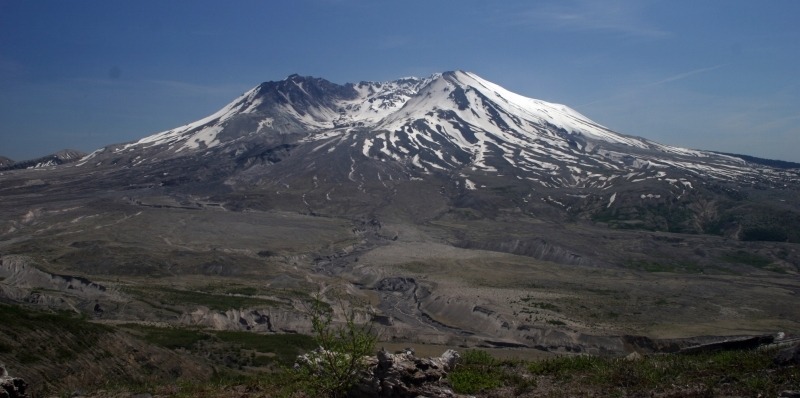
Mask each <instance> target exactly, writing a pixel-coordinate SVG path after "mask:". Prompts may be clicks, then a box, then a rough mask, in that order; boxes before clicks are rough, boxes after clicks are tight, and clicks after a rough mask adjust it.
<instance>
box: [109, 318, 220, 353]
mask: <svg viewBox="0 0 800 398" xmlns="http://www.w3.org/2000/svg"><path fill="white" fill-rule="evenodd" d="M122 327H124V328H126V329H129V330H134V331H136V332H138V333H139V334H140V335H141V337H142V339H143V340H144V341H146V342H148V343H150V344H153V345H157V346H160V347H164V348H169V349H173V350H174V349H178V348H183V349H187V350H191V349H192V348H193V347H194V346H195V345H196V344H197V343H198V342H200V341H202V340H208V339H210V338H211V335H209V334H208V333H205V332H203V331H201V330H198V329H188V328H175V327H168V328H161V327H156V326H145V325H139V324H125V325H122Z"/></svg>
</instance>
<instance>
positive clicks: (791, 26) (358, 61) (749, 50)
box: [0, 0, 800, 162]
mask: <svg viewBox="0 0 800 398" xmlns="http://www.w3.org/2000/svg"><path fill="white" fill-rule="evenodd" d="M454 69H462V70H467V71H471V72H475V73H477V74H478V75H480V76H481V77H483V78H485V79H487V80H490V81H493V82H495V83H498V84H500V85H501V86H504V87H505V88H507V89H509V90H511V91H514V92H517V93H520V94H523V95H525V96H528V97H533V98H538V99H543V100H546V101H551V102H557V103H563V104H566V105H568V106H570V107H572V108H574V109H576V110H578V111H579V112H581V113H583V114H585V115H586V116H588V117H590V118H591V119H593V120H594V121H596V122H598V123H600V124H603V125H605V126H607V127H609V128H611V129H613V130H616V131H618V132H621V133H625V134H631V135H638V136H642V137H645V138H649V139H652V140H655V141H659V142H663V143H667V144H673V145H678V146H683V147H690V148H698V149H711V150H718V151H724V152H735V153H743V154H749V155H754V156H760V157H766V158H773V159H783V160H790V161H796V162H800V127H799V126H800V1H796V0H770V1H765V2H756V1H753V0H747V1H739V0H718V1H711V0H708V1H688V0H687V1H683V0H663V1H656V0H654V1H648V0H631V1H615V0H602V1H598V0H572V1H571V0H554V1H508V0H506V1H471V0H458V1H436V0H425V1H416V0H404V1H384V0H307V1H303V0H292V1H288V0H287V1H229V2H223V1H198V0H192V1H176V0H171V1H164V0H158V1H150V0H135V1H122V0H119V1H116V0H97V1H82V0H72V1H61V0H50V1H48V0H40V1H20V0H0V155H5V156H8V157H10V158H12V159H15V160H23V159H28V158H33V157H37V156H41V155H45V154H48V153H51V152H54V151H56V150H59V149H63V148H74V149H80V150H83V151H87V152H88V151H91V150H94V149H97V148H99V147H102V146H104V145H108V144H112V143H120V142H126V141H131V140H135V139H138V138H141V137H144V136H147V135H150V134H153V133H155V132H158V131H163V130H168V129H170V128H173V127H176V126H179V125H182V124H185V123H188V122H191V121H194V120H197V119H200V118H202V117H204V116H206V115H208V114H210V113H213V112H214V111H216V110H217V109H219V108H221V107H223V106H224V105H225V104H227V103H228V102H230V101H231V100H233V99H234V98H235V97H236V96H238V95H239V94H241V93H242V92H244V91H246V90H247V89H249V88H251V87H253V86H255V85H257V84H259V83H261V82H263V81H269V80H281V79H283V78H285V77H286V76H288V75H289V74H292V73H299V74H302V75H313V76H318V77H324V78H326V79H328V80H330V81H333V82H336V83H346V82H358V81H361V80H377V81H384V80H392V79H396V78H400V77H404V76H410V75H413V76H428V75H430V74H432V73H435V72H442V71H447V70H454Z"/></svg>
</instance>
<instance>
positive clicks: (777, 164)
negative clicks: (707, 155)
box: [716, 152, 800, 169]
mask: <svg viewBox="0 0 800 398" xmlns="http://www.w3.org/2000/svg"><path fill="white" fill-rule="evenodd" d="M716 153H719V154H722V155H728V156H733V157H737V158H739V159H742V160H745V161H748V162H750V163H756V164H763V165H764V166H769V167H774V168H776V169H800V163H795V162H787V161H785V160H774V159H763V158H757V157H755V156H749V155H740V154H738V153H725V152H716Z"/></svg>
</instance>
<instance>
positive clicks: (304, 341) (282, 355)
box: [216, 331, 316, 366]
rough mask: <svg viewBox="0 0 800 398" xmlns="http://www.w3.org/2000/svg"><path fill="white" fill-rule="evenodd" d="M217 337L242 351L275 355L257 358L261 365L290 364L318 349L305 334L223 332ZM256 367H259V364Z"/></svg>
mask: <svg viewBox="0 0 800 398" xmlns="http://www.w3.org/2000/svg"><path fill="white" fill-rule="evenodd" d="M216 337H217V338H218V339H220V340H222V341H223V342H226V343H229V344H232V345H235V346H237V347H239V348H240V349H245V350H252V351H256V352H259V353H269V354H273V355H274V357H263V356H255V357H254V358H256V361H258V362H260V364H261V365H263V364H266V363H270V362H273V361H277V362H279V363H282V364H290V363H292V362H293V361H294V360H295V359H296V358H297V356H298V355H300V354H302V353H303V352H305V351H308V350H311V349H313V348H315V347H316V343H315V342H314V339H313V338H312V337H311V336H307V335H304V334H256V333H250V332H236V331H221V332H217V333H216ZM273 358H274V360H273ZM256 366H259V365H258V364H257V365H256Z"/></svg>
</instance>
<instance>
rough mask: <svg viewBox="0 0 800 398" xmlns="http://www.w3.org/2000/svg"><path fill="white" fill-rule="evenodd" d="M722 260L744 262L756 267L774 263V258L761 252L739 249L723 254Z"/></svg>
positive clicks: (764, 266)
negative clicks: (760, 253)
mask: <svg viewBox="0 0 800 398" xmlns="http://www.w3.org/2000/svg"><path fill="white" fill-rule="evenodd" d="M722 260H723V261H726V262H729V263H736V264H744V265H749V266H752V267H756V268H766V267H768V266H769V265H770V264H772V259H770V258H769V257H765V256H762V255H759V254H755V253H750V252H746V251H744V250H737V251H735V252H733V251H732V252H728V253H726V254H725V255H723V256H722Z"/></svg>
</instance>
